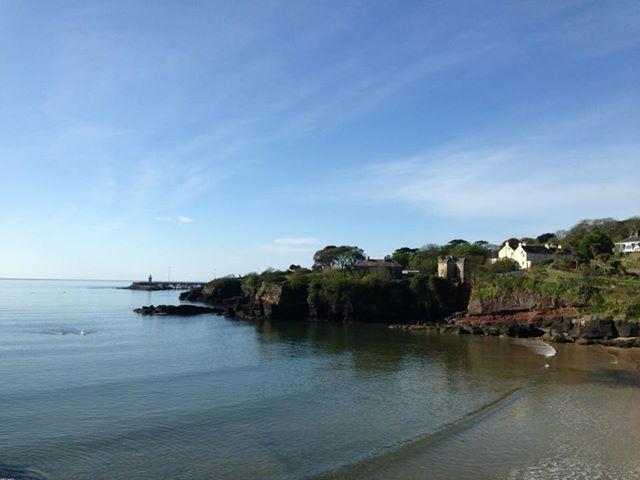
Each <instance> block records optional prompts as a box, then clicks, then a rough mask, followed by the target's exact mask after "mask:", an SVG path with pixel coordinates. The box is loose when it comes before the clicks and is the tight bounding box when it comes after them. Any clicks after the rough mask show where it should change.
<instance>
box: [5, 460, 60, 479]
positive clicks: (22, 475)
mask: <svg viewBox="0 0 640 480" xmlns="http://www.w3.org/2000/svg"><path fill="white" fill-rule="evenodd" d="M47 478H48V477H47V476H46V475H45V474H44V473H42V472H38V471H37V470H32V469H30V468H25V467H20V466H14V467H10V466H8V465H3V464H0V480H47Z"/></svg>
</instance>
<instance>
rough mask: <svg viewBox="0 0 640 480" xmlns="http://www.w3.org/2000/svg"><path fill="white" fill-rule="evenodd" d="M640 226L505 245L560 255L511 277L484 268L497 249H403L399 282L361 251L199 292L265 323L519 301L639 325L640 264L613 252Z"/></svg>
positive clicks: (415, 317) (402, 314)
mask: <svg viewBox="0 0 640 480" xmlns="http://www.w3.org/2000/svg"><path fill="white" fill-rule="evenodd" d="M639 227H640V217H634V218H631V219H628V220H624V221H616V220H612V219H600V220H585V221H582V222H580V223H579V224H577V225H576V226H574V227H573V228H571V229H570V230H568V231H560V232H557V233H543V234H541V235H539V236H537V237H535V238H533V237H531V238H523V239H521V240H518V239H516V238H511V239H509V240H508V241H509V242H510V243H512V244H513V246H514V247H515V246H517V244H518V242H520V241H526V242H527V243H528V244H538V245H540V244H544V243H546V242H552V243H556V242H558V243H561V244H562V246H563V248H562V250H561V252H562V254H558V255H556V256H555V258H553V259H552V260H549V261H548V262H544V263H541V264H536V265H534V267H533V268H531V269H530V270H527V271H516V265H515V264H514V263H513V262H512V261H511V260H507V259H503V260H500V261H490V259H491V258H492V257H494V256H495V253H496V248H497V247H495V246H491V245H490V244H489V243H488V242H486V241H483V240H479V241H476V242H473V243H472V242H468V241H466V240H463V239H455V240H452V241H450V242H449V243H447V244H446V245H434V244H429V245H426V246H424V247H422V248H412V247H402V248H398V249H396V250H395V251H393V252H391V253H390V254H389V255H387V256H386V257H385V258H386V259H387V260H393V261H395V262H397V263H399V264H400V265H402V266H403V267H405V268H407V269H408V270H413V271H414V272H413V273H414V275H413V276H408V277H405V278H402V279H392V278H391V275H390V273H389V271H388V270H386V269H384V268H375V269H373V268H372V269H370V270H368V271H367V270H362V269H360V270H359V271H356V269H354V268H353V267H354V265H355V264H356V262H357V261H358V260H362V259H364V258H365V253H364V251H363V250H362V249H361V248H359V247H357V246H347V245H342V246H335V245H329V246H327V247H324V248H323V249H321V250H318V251H317V252H316V253H315V254H314V256H313V261H314V265H313V268H312V269H307V268H302V267H300V266H299V265H291V266H290V267H289V269H288V270H286V271H280V270H273V269H267V270H265V271H264V272H262V273H250V274H248V275H246V276H244V277H242V278H222V279H217V280H214V281H212V282H210V283H209V284H207V285H206V286H205V287H204V288H203V289H202V293H203V297H204V298H205V301H207V300H216V301H219V300H225V299H230V300H232V301H234V302H238V301H240V302H242V301H244V302H249V303H251V304H252V305H253V307H255V308H256V309H257V310H255V311H261V312H263V313H262V314H266V313H265V312H267V311H268V312H269V314H272V315H275V314H276V313H278V314H281V315H284V312H286V314H287V315H289V316H291V317H296V318H299V317H300V316H308V317H311V318H315V319H320V320H339V321H345V320H356V321H363V322H369V321H377V322H388V321H403V322H413V321H432V320H435V319H438V318H442V317H443V316H445V315H447V314H450V313H453V312H454V311H460V310H464V309H466V307H467V303H468V301H469V298H471V299H474V300H480V301H483V300H489V299H494V298H508V297H509V296H517V295H532V296H534V298H539V299H547V300H553V301H555V302H556V303H557V304H560V305H565V306H571V307H575V308H577V309H578V310H580V311H581V312H584V313H598V314H606V315H611V316H613V317H615V318H627V319H637V320H640V256H633V255H621V254H615V253H613V243H614V242H615V241H619V240H621V239H622V238H624V237H626V236H628V235H629V234H631V233H632V232H633V231H635V229H637V228H639ZM449 256H454V257H458V258H462V257H464V258H465V259H466V260H467V262H466V264H465V282H466V283H465V284H463V285H460V284H458V283H456V282H450V281H448V280H445V279H440V278H437V276H436V273H437V266H438V259H439V258H445V257H449ZM238 299H240V300H238ZM256 305H257V307H256ZM265 305H267V306H265ZM252 311H254V310H252ZM274 312H275V313H274Z"/></svg>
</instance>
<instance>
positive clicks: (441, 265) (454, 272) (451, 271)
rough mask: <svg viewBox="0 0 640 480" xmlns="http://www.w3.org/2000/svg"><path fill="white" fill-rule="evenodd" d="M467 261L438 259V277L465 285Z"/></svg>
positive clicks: (449, 258)
mask: <svg viewBox="0 0 640 480" xmlns="http://www.w3.org/2000/svg"><path fill="white" fill-rule="evenodd" d="M466 270H467V260H466V259H465V258H458V257H447V258H439V259H438V277H440V278H447V279H449V280H451V281H454V282H460V283H464V281H465V273H466V272H465V271H466Z"/></svg>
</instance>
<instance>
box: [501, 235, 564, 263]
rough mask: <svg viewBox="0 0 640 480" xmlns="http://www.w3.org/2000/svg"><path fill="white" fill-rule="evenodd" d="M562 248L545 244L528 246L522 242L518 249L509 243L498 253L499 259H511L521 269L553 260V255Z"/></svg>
mask: <svg viewBox="0 0 640 480" xmlns="http://www.w3.org/2000/svg"><path fill="white" fill-rule="evenodd" d="M561 249H562V247H560V246H556V245H550V244H548V243H545V244H544V246H543V245H527V244H526V243H522V242H520V243H519V244H518V246H517V247H516V248H511V245H509V242H504V246H503V247H502V248H501V249H500V250H499V251H498V259H499V260H501V259H503V258H510V259H511V260H513V261H514V262H516V263H517V264H518V266H519V267H520V268H521V269H526V268H531V266H532V265H535V264H536V263H540V262H544V261H546V260H551V259H553V255H554V254H555V253H556V252H558V251H560V250H561Z"/></svg>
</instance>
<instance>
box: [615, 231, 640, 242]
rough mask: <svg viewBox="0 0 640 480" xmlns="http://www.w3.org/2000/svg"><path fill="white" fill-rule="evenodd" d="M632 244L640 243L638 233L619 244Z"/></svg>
mask: <svg viewBox="0 0 640 480" xmlns="http://www.w3.org/2000/svg"><path fill="white" fill-rule="evenodd" d="M631 242H640V235H638V233H637V232H636V234H635V235H631V236H630V237H627V238H625V239H622V240H620V241H619V242H617V243H631Z"/></svg>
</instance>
